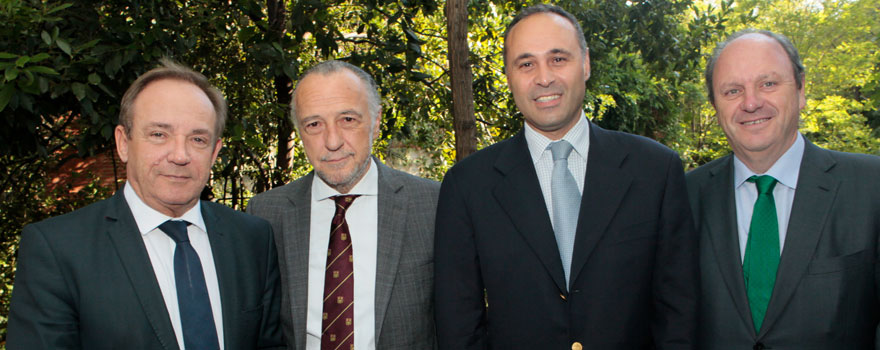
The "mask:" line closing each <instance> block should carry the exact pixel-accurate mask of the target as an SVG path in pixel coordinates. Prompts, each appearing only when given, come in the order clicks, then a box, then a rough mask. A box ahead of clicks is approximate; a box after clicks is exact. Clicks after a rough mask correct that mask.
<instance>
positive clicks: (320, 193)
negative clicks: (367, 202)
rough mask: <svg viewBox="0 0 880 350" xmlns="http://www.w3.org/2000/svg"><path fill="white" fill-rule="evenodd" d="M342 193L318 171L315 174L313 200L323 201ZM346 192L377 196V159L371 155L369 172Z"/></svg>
mask: <svg viewBox="0 0 880 350" xmlns="http://www.w3.org/2000/svg"><path fill="white" fill-rule="evenodd" d="M341 194H342V193H339V191H337V190H336V189H334V188H333V187H330V185H328V184H327V183H326V182H324V179H321V177H320V176H318V174H317V173H316V174H315V176H314V177H313V179H312V201H321V200H325V199H328V198H330V197H334V196H338V195H341ZM345 194H356V195H361V196H376V195H378V194H379V170H377V167H376V161H375V160H374V159H373V158H372V157H370V168H369V169H367V173H366V174H364V177H363V178H361V180H360V181H358V183H357V184H355V185H354V187H353V188H352V189H351V191H349V192H348V193H345Z"/></svg>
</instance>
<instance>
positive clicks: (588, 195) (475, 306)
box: [434, 124, 698, 350]
mask: <svg viewBox="0 0 880 350" xmlns="http://www.w3.org/2000/svg"><path fill="white" fill-rule="evenodd" d="M690 215H691V214H690V209H689V207H688V203H687V194H686V190H685V183H684V174H683V171H682V166H681V161H680V159H679V158H678V155H677V154H676V153H675V152H673V151H671V150H670V149H668V148H666V147H664V146H662V145H660V144H658V143H656V142H654V141H651V140H649V139H647V138H644V137H640V136H634V135H629V134H625V133H621V132H615V131H608V130H604V129H602V128H600V127H598V126H597V125H595V124H591V125H590V150H589V155H588V158H587V172H586V178H585V182H584V190H583V197H582V201H581V208H580V214H579V217H578V225H577V234H576V238H575V244H574V255H573V258H572V265H571V277H570V284H569V285H568V286H566V284H565V277H564V273H563V269H562V262H561V259H560V257H559V250H558V248H557V246H556V240H555V236H554V234H553V228H552V225H551V223H550V216H549V214H548V212H547V208H546V205H545V204H544V197H543V195H542V192H541V188H540V185H539V184H538V177H537V174H536V172H535V167H534V164H533V162H532V158H531V157H530V155H529V151H528V146H527V144H526V140H525V137H524V134H523V132H520V133H518V134H517V135H516V136H514V137H513V138H511V139H508V140H505V141H502V142H499V143H497V144H495V145H493V146H490V147H488V148H486V149H484V150H481V151H479V152H477V153H475V154H473V155H471V156H470V157H468V158H466V159H464V160H463V161H461V162H460V163H459V164H457V165H455V166H454V167H453V168H452V169H450V170H449V172H448V173H447V174H446V178H445V179H444V180H443V184H442V187H441V190H440V200H439V203H438V209H437V229H436V233H435V245H434V247H435V256H434V259H435V266H434V271H435V283H434V286H435V298H436V310H437V311H436V314H437V332H438V338H439V341H440V348H441V349H455V350H461V349H487V348H493V349H572V348H573V347H572V346H573V345H574V343H575V342H578V343H580V344H581V345H582V346H583V348H584V349H605V350H607V349H621V350H624V349H626V350H633V349H694V344H693V340H694V338H695V331H696V324H695V322H696V306H697V300H696V297H697V286H698V283H697V240H696V235H695V233H694V228H693V224H692V222H691V217H690ZM575 348H576V346H575Z"/></svg>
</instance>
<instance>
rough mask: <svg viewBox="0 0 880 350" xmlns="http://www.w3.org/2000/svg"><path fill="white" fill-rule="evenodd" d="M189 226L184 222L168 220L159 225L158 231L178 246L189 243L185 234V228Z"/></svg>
mask: <svg viewBox="0 0 880 350" xmlns="http://www.w3.org/2000/svg"><path fill="white" fill-rule="evenodd" d="M189 225H190V223H189V222H187V221H184V220H168V221H165V222H163V223H162V224H161V225H159V229H160V230H162V232H165V234H167V235H168V236H169V237H171V239H173V240H174V242H175V243H178V244H179V243H183V242H189V235H188V234H187V233H186V227H187V226H189Z"/></svg>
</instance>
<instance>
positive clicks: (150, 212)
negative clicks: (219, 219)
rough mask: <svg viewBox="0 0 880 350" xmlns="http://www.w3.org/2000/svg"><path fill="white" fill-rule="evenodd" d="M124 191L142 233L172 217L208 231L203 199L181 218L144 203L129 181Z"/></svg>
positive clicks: (153, 228)
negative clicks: (203, 216) (204, 217)
mask: <svg viewBox="0 0 880 350" xmlns="http://www.w3.org/2000/svg"><path fill="white" fill-rule="evenodd" d="M122 193H123V194H124V195H125V196H124V197H125V201H126V202H127V203H128V207H129V208H130V209H131V214H132V215H133V216H134V222H135V223H136V224H137V226H138V231H140V233H141V235H146V234H147V233H149V232H150V231H153V230H155V229H156V228H157V227H159V225H161V224H162V223H164V222H165V221H168V220H171V219H174V220H186V221H188V222H189V223H190V224H192V225H195V226H196V227H198V228H200V229H202V231H205V232H208V229H207V228H206V227H205V220H204V219H203V218H202V201H200V200H199V201H196V205H194V206H193V207H192V208H190V209H189V210H187V211H186V212H185V213H183V215H181V216H180V217H179V218H172V217H170V216H168V215H165V214H162V213H160V212H159V211H158V210H156V209H153V208H151V207H150V206H149V205H147V204H146V203H144V201H143V200H141V198H140V197H139V196H138V195H137V193H135V192H134V188H132V187H131V185H129V184H128V182H126V183H125V186H124V188H123V189H122Z"/></svg>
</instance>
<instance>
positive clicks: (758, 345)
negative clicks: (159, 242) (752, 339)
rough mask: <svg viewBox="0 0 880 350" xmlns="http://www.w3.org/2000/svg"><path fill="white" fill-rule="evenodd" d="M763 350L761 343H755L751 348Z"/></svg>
mask: <svg viewBox="0 0 880 350" xmlns="http://www.w3.org/2000/svg"><path fill="white" fill-rule="evenodd" d="M764 349H766V348H765V347H764V344H762V343H756V344H755V346H753V347H752V350H764Z"/></svg>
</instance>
